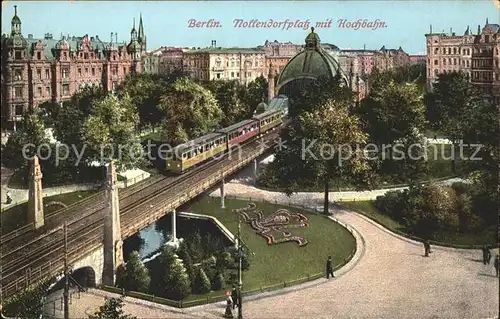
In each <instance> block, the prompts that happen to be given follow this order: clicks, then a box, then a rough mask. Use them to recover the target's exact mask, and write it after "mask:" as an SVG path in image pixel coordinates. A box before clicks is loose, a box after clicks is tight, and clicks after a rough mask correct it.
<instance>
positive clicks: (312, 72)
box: [276, 28, 349, 96]
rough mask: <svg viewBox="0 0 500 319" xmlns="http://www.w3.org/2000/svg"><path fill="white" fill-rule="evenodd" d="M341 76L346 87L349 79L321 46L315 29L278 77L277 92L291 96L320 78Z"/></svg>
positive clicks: (312, 29)
mask: <svg viewBox="0 0 500 319" xmlns="http://www.w3.org/2000/svg"><path fill="white" fill-rule="evenodd" d="M337 74H340V76H341V78H342V80H343V82H344V83H345V85H346V86H348V85H349V81H348V78H347V76H346V74H345V73H344V71H343V70H342V68H341V67H340V64H339V63H338V62H337V60H335V58H334V57H333V56H331V55H330V54H329V53H328V52H326V51H325V50H323V49H322V48H321V46H320V39H319V36H318V34H317V33H316V32H314V28H311V33H309V35H308V36H307V37H306V45H305V47H304V49H302V51H300V52H299V53H297V54H296V55H295V56H294V57H293V58H292V59H291V60H290V61H289V62H288V64H287V65H286V66H285V68H284V69H283V71H282V72H281V74H280V75H279V77H278V82H277V85H276V90H277V92H278V95H285V96H290V95H291V92H295V91H297V90H300V89H302V88H303V87H305V86H306V85H307V84H308V83H310V82H312V81H315V80H317V79H318V78H319V77H328V78H331V79H333V78H334V77H335V76H336V75H337Z"/></svg>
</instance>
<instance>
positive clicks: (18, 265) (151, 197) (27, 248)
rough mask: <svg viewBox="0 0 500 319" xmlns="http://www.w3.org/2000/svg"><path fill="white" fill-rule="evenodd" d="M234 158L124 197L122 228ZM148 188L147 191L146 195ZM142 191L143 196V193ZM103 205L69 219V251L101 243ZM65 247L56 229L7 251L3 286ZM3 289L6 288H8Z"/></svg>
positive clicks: (251, 147)
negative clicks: (80, 246)
mask: <svg viewBox="0 0 500 319" xmlns="http://www.w3.org/2000/svg"><path fill="white" fill-rule="evenodd" d="M258 145H260V143H259V142H258V141H252V142H250V143H248V144H247V145H246V146H245V147H244V148H242V149H243V154H242V155H243V156H244V157H246V156H248V154H250V153H251V152H252V151H254V150H255V149H256V147H257V146H258ZM231 161H232V160H231V159H228V158H227V157H225V158H224V159H221V160H218V161H214V160H212V161H210V162H207V163H206V164H204V165H203V166H200V167H197V168H195V169H194V170H192V171H191V172H189V173H186V174H185V175H181V176H178V177H170V178H169V177H167V178H162V179H159V180H158V181H156V182H155V183H153V184H150V185H149V186H147V187H145V188H144V189H141V191H139V192H136V193H132V194H131V195H129V196H127V197H125V198H124V199H123V204H122V200H120V210H121V214H120V215H121V223H122V229H127V227H129V226H130V225H134V223H136V222H137V221H140V220H143V219H144V217H145V215H146V216H147V212H148V209H150V206H151V205H152V206H156V205H157V204H159V203H163V202H165V201H168V200H172V199H173V198H175V196H177V195H178V194H179V193H183V192H187V191H189V188H190V187H191V185H192V183H190V182H191V180H192V179H193V178H194V176H196V180H200V179H202V178H204V177H207V176H210V174H213V172H214V171H216V170H218V169H220V168H221V167H222V166H223V165H227V164H228V163H230V162H231ZM174 183H175V185H176V187H175V189H174V188H172V185H173V184H174ZM146 191H147V194H146V195H144V193H145V192H146ZM141 194H142V196H140V195H141ZM97 207H99V206H97ZM103 208H104V203H102V208H101V209H100V210H96V211H94V212H91V213H88V214H87V215H85V216H81V217H79V218H75V219H73V220H70V221H69V222H68V224H67V226H68V247H69V249H70V250H72V249H75V248H76V247H77V246H78V245H79V244H81V242H82V241H84V240H85V241H87V242H91V243H95V244H96V245H98V244H99V243H102V240H103V220H104V214H103V211H102V209H103ZM93 209H95V208H93ZM132 212H134V213H132ZM63 248H64V245H63V234H62V231H61V230H56V231H53V232H52V233H49V234H47V235H44V236H42V237H39V238H38V240H36V241H32V242H30V243H28V244H26V245H23V246H21V247H18V248H16V249H14V250H12V251H10V252H7V254H6V255H4V256H3V257H7V258H3V257H2V259H3V262H2V263H3V269H2V270H3V271H2V272H3V276H2V286H6V285H7V287H5V288H9V287H8V286H11V283H12V282H14V281H15V280H16V279H17V278H18V277H21V276H23V275H24V274H26V272H27V271H28V269H30V268H36V267H39V265H43V264H47V263H50V261H51V260H58V259H60V255H61V252H62V249H63ZM11 288H12V287H11ZM3 290H4V291H6V289H3Z"/></svg>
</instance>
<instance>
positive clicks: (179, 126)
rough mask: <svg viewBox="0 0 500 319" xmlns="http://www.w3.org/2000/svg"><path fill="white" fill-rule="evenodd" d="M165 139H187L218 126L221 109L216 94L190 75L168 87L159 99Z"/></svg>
mask: <svg viewBox="0 0 500 319" xmlns="http://www.w3.org/2000/svg"><path fill="white" fill-rule="evenodd" d="M159 108H160V110H161V111H162V112H163V113H164V114H165V118H164V120H163V122H162V130H163V132H162V133H163V135H164V136H163V137H164V138H163V140H165V141H166V142H168V143H171V144H179V143H183V142H187V141H188V140H189V139H192V138H196V137H199V136H201V135H203V134H206V133H208V132H210V131H212V130H214V129H215V128H216V127H217V123H218V122H219V120H220V118H221V116H222V111H221V109H220V108H219V106H218V104H217V100H216V99H215V98H214V96H213V94H212V93H211V92H210V91H209V90H207V89H205V88H204V87H202V86H201V85H199V84H196V83H195V82H193V81H192V80H191V79H190V78H188V77H181V78H178V79H177V80H175V82H174V83H173V84H172V85H171V86H169V87H168V88H167V90H166V92H165V93H164V94H163V95H162V97H161V99H160V105H159Z"/></svg>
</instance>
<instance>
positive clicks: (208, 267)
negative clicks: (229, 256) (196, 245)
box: [201, 256, 217, 281]
mask: <svg viewBox="0 0 500 319" xmlns="http://www.w3.org/2000/svg"><path fill="white" fill-rule="evenodd" d="M216 263H217V261H216V259H215V257H214V256H211V257H210V258H208V259H205V260H204V261H202V262H201V268H203V269H204V271H205V273H206V275H207V277H208V279H209V280H210V281H213V280H214V277H215V273H216V269H215V265H216Z"/></svg>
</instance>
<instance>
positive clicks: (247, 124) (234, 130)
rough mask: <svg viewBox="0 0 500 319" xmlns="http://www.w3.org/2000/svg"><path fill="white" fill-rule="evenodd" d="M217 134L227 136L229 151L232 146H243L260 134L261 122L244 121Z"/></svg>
mask: <svg viewBox="0 0 500 319" xmlns="http://www.w3.org/2000/svg"><path fill="white" fill-rule="evenodd" d="M217 132H218V133H222V134H225V135H226V136H227V138H226V140H227V147H228V149H229V148H230V147H231V146H232V145H235V144H241V143H243V142H244V141H246V140H248V139H249V138H251V137H253V136H256V135H257V134H259V122H258V121H256V120H244V121H241V122H239V123H236V124H233V125H231V126H228V127H225V128H222V129H220V130H218V131H217Z"/></svg>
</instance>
